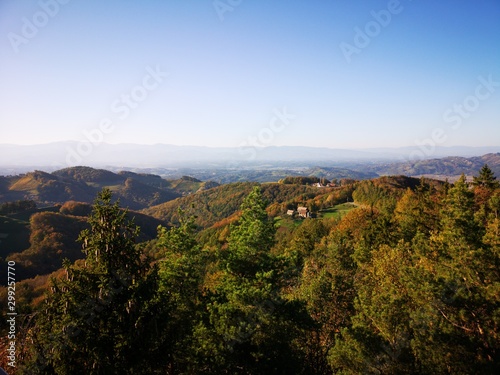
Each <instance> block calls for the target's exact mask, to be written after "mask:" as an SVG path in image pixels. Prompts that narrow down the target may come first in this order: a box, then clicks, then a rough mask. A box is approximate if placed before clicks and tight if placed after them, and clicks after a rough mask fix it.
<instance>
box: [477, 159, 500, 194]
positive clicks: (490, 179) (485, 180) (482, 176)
mask: <svg viewBox="0 0 500 375" xmlns="http://www.w3.org/2000/svg"><path fill="white" fill-rule="evenodd" d="M472 184H473V185H474V186H481V187H485V188H487V189H496V188H498V187H499V186H500V185H499V182H498V181H497V178H496V177H495V174H494V173H493V171H492V170H491V168H490V167H489V166H488V164H485V165H483V167H482V168H481V170H480V171H479V175H478V176H474V177H473V182H472Z"/></svg>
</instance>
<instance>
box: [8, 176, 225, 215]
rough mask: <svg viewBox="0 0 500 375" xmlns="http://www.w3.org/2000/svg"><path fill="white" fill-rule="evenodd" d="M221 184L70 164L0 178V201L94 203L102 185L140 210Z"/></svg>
mask: <svg viewBox="0 0 500 375" xmlns="http://www.w3.org/2000/svg"><path fill="white" fill-rule="evenodd" d="M215 186H218V184H217V183H215V182H213V181H199V180H196V179H193V178H191V177H187V176H184V177H182V178H180V179H177V180H165V179H163V178H161V177H160V176H157V175H153V174H143V173H134V172H126V171H121V172H118V173H114V172H110V171H107V170H104V169H95V168H90V167H71V168H66V169H61V170H58V171H55V172H52V173H46V172H42V171H34V172H30V173H26V174H24V175H19V176H7V177H4V176H2V177H0V202H9V201H16V200H33V201H34V202H36V203H37V204H39V205H43V206H47V205H54V204H62V203H64V202H66V201H69V200H74V201H79V202H86V203H92V201H93V199H94V198H95V196H96V194H97V193H98V192H99V191H100V190H101V189H102V188H105V187H106V188H109V189H110V190H111V191H112V192H113V194H114V198H115V199H120V203H121V205H122V206H123V207H127V208H130V209H133V210H139V209H142V208H145V207H150V206H153V205H157V204H160V203H163V202H167V201H170V200H173V199H175V198H178V197H181V196H183V195H187V194H191V193H194V192H196V191H202V190H205V189H209V188H211V187H215Z"/></svg>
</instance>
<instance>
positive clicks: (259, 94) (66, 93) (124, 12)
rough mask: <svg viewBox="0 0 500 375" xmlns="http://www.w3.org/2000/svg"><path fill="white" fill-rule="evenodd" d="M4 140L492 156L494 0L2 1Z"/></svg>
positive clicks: (495, 131)
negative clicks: (402, 149)
mask: <svg viewBox="0 0 500 375" xmlns="http://www.w3.org/2000/svg"><path fill="white" fill-rule="evenodd" d="M280 113H281V114H280ZM277 114H279V115H277ZM0 127H1V128H0V134H1V136H0V143H14V144H34V143H47V142H54V141H62V140H77V141H79V140H84V139H85V133H87V134H90V137H94V139H96V140H101V139H102V140H103V141H105V142H109V143H122V142H128V143H144V144H153V143H169V144H177V145H205V146H233V147H235V146H239V145H242V144H244V143H245V142H254V143H256V144H257V145H261V146H269V145H303V146H321V147H334V148H364V147H386V146H387V147H397V146H410V145H415V143H416V142H419V141H423V140H424V139H429V138H432V137H434V138H435V140H436V143H439V144H441V145H444V146H451V145H468V146H492V145H500V1H498V0H490V1H488V0H483V1H473V0H470V1H464V0H440V1H436V0H413V1H411V0H401V1H396V0H391V1H354V0H330V1H328V0H302V1H299V0H280V1H278V0H275V1H270V0H241V1H239V0H220V1H213V0H182V1H181V0H162V1H160V0H158V1H125V0H121V1H111V0H109V1H97V0H85V1H84V0H72V1H68V0H64V1H63V0H59V2H58V1H56V0H39V1H28V0H23V1H19V0H0ZM99 127H101V130H98V129H99Z"/></svg>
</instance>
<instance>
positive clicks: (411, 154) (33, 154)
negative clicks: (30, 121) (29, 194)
mask: <svg viewBox="0 0 500 375" xmlns="http://www.w3.org/2000/svg"><path fill="white" fill-rule="evenodd" d="M496 152H500V146H499V147H458V146H456V147H436V148H435V149H434V150H433V151H432V153H424V152H422V151H420V150H419V148H418V147H401V148H371V149H363V150H349V149H333V148H315V147H299V146H282V147H276V146H272V147H262V148H258V147H241V148H239V147H233V148H231V147H226V148H224V147H201V146H174V145H167V144H156V145H138V144H116V145H115V144H107V143H101V144H96V145H93V144H91V143H90V142H87V143H82V142H73V141H71V142H56V143H48V144H40V145H12V144H0V174H9V173H19V171H22V169H23V168H24V169H25V171H30V170H33V169H35V168H38V169H43V170H47V171H54V170H56V169H61V168H65V167H70V166H75V165H89V166H92V167H100V168H102V167H107V168H108V167H116V168H122V169H124V167H133V168H152V167H171V168H182V167H190V168H196V167H203V168H206V167H209V166H210V167H216V168H241V167H255V166H260V165H263V164H269V163H271V164H273V165H275V166H287V167H290V166H299V165H302V166H303V165H305V164H307V165H308V166H313V165H327V164H325V163H329V164H328V165H330V166H344V167H345V166H347V165H348V164H349V163H354V162H360V161H363V162H367V161H371V162H373V161H376V162H381V161H385V162H389V161H392V162H405V161H409V160H410V159H411V158H414V159H415V158H419V159H420V158H424V157H425V158H426V159H432V158H440V157H446V156H461V157H472V156H480V155H484V154H487V153H496Z"/></svg>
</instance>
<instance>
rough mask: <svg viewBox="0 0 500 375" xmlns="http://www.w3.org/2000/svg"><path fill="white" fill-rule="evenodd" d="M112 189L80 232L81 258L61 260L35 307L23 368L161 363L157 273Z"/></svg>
mask: <svg viewBox="0 0 500 375" xmlns="http://www.w3.org/2000/svg"><path fill="white" fill-rule="evenodd" d="M126 215H127V213H126V211H123V210H120V208H119V206H118V203H115V204H113V203H111V191H110V190H108V189H104V190H103V191H102V192H100V193H99V194H98V197H97V199H96V201H95V204H94V206H93V212H92V214H91V216H90V217H89V220H88V221H89V224H90V226H91V228H90V229H89V230H84V231H83V232H82V233H81V234H80V237H79V241H81V242H82V245H83V251H84V253H85V255H86V258H85V261H84V262H83V264H75V265H72V264H70V263H69V262H68V261H66V262H65V264H64V269H65V270H66V278H65V279H63V280H53V282H52V288H51V293H50V294H49V296H48V298H47V300H46V306H45V308H44V310H43V311H42V312H41V313H40V314H39V315H38V319H37V325H36V327H37V328H36V329H35V332H33V341H34V342H36V343H37V345H36V346H34V348H33V355H32V358H31V360H30V361H28V363H27V365H26V367H25V373H27V374H36V373H40V374H132V373H133V374H154V373H156V372H157V371H158V370H159V369H160V368H161V367H162V366H163V359H164V358H165V356H164V355H163V352H164V351H165V348H166V347H165V340H163V339H162V336H161V332H162V331H163V330H162V328H161V325H162V324H163V322H162V315H163V306H162V304H161V301H159V299H158V292H157V291H158V275H157V269H156V267H151V266H150V264H149V262H148V261H147V260H146V259H143V257H142V254H141V253H140V251H139V250H137V248H136V246H135V238H136V237H137V235H138V233H139V228H138V227H136V226H135V225H134V224H133V223H132V222H130V221H128V220H127V218H126Z"/></svg>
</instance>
